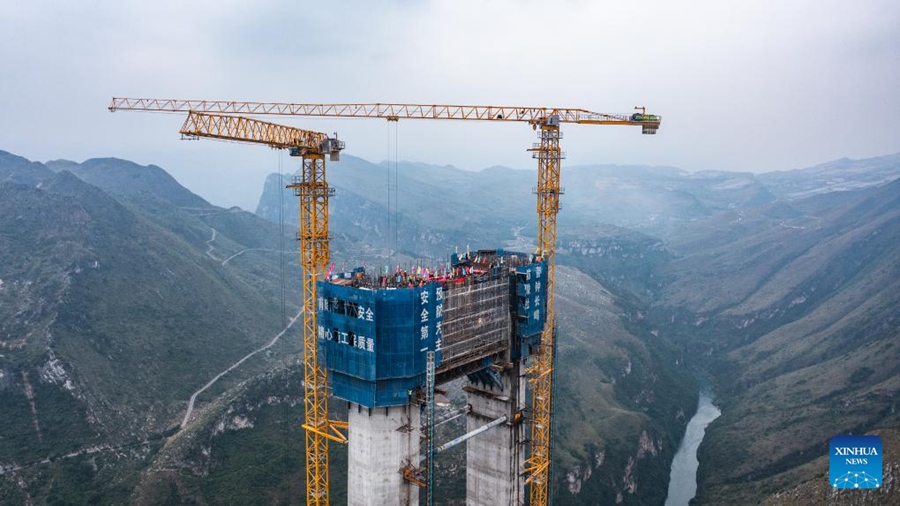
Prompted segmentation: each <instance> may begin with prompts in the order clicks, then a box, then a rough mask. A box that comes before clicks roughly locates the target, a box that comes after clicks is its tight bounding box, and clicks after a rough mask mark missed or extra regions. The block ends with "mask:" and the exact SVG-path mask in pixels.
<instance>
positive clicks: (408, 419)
mask: <svg viewBox="0 0 900 506" xmlns="http://www.w3.org/2000/svg"><path fill="white" fill-rule="evenodd" d="M420 418H421V417H420V414H419V407H418V406H414V405H404V406H391V407H386V408H371V409H370V408H366V407H363V406H360V405H358V404H354V403H350V412H349V422H350V424H349V425H350V426H349V434H348V439H349V442H348V444H347V454H348V455H347V460H348V473H347V504H348V505H349V506H417V505H418V504H419V487H417V486H416V485H413V484H412V483H410V482H409V481H407V480H406V479H404V478H403V474H402V472H401V469H402V468H404V467H405V466H412V467H419V446H420V437H421V430H420V424H421V420H420Z"/></svg>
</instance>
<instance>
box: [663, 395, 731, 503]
mask: <svg viewBox="0 0 900 506" xmlns="http://www.w3.org/2000/svg"><path fill="white" fill-rule="evenodd" d="M721 414H722V412H721V411H719V408H717V407H716V406H715V404H713V395H712V392H711V391H710V390H709V388H703V389H702V390H701V391H700V401H699V403H698V405H697V413H696V414H694V416H693V417H692V418H691V420H690V421H689V422H688V425H687V429H686V430H685V432H684V438H682V440H681V444H680V445H679V446H678V451H677V452H676V453H675V458H674V459H672V472H671V473H670V475H669V494H668V496H667V497H666V504H665V506H688V503H689V502H690V501H691V499H693V498H694V496H695V495H696V494H697V466H699V465H700V462H699V461H698V460H697V449H698V448H700V443H701V442H702V441H703V436H704V435H705V434H706V427H707V426H708V425H709V424H710V423H712V421H713V420H715V419H716V418H718V417H719V415H721Z"/></svg>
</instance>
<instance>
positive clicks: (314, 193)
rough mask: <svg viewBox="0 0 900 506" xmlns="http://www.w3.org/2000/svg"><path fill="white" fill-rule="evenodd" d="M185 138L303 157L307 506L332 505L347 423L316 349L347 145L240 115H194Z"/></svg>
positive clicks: (299, 191) (299, 180)
mask: <svg viewBox="0 0 900 506" xmlns="http://www.w3.org/2000/svg"><path fill="white" fill-rule="evenodd" d="M181 134H182V135H187V136H191V137H207V138H213V139H223V140H231V141H240V142H251V143H257V144H266V145H268V146H271V147H273V148H276V149H291V150H292V153H295V154H298V155H299V156H302V157H303V165H302V167H301V171H300V176H299V177H295V178H294V180H293V182H292V184H290V185H289V186H288V188H293V189H294V193H295V194H296V195H297V196H298V197H300V227H299V228H300V231H299V232H298V238H299V240H300V265H301V266H302V267H303V295H302V305H303V384H304V396H303V399H304V407H305V413H306V414H305V420H304V424H303V428H304V429H305V434H306V483H307V504H309V505H327V504H328V503H329V500H328V481H329V480H328V440H329V439H330V440H333V441H338V442H346V441H347V438H346V437H345V436H344V435H343V433H341V432H340V430H339V429H346V428H347V423H346V422H341V421H336V420H329V418H328V388H327V387H328V377H327V371H326V369H325V368H324V367H322V366H321V365H320V364H319V359H318V346H317V345H316V323H317V322H316V318H317V315H316V280H318V279H319V277H320V276H321V275H322V274H324V273H325V268H326V266H327V265H328V256H329V252H328V243H329V234H328V199H329V197H331V196H332V195H333V194H334V189H333V188H329V187H328V182H327V180H326V179H325V155H326V154H328V155H334V154H336V153H338V152H340V150H341V149H343V147H344V146H343V143H341V142H340V141H338V140H337V139H332V138H329V137H328V136H327V135H326V134H324V133H321V132H313V131H310V130H302V129H299V128H294V127H289V126H284V125H278V124H276V123H268V122H265V121H259V120H255V119H251V118H244V117H240V116H225V115H220V114H205V113H199V112H194V111H191V112H190V113H189V114H188V117H187V119H185V121H184V125H183V126H182V127H181Z"/></svg>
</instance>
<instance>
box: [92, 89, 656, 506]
mask: <svg viewBox="0 0 900 506" xmlns="http://www.w3.org/2000/svg"><path fill="white" fill-rule="evenodd" d="M636 109H638V110H640V111H641V112H640V113H634V114H631V115H627V114H604V113H597V112H592V111H589V110H587V109H580V108H552V107H511V106H510V107H497V106H463V105H426V104H382V103H353V104H299V103H290V102H233V101H217V100H176V99H154V98H113V99H112V102H111V103H110V105H109V110H110V111H117V110H131V111H165V112H189V113H191V112H192V113H196V112H205V113H217V114H221V115H233V114H252V115H263V114H265V115H278V116H313V117H342V118H381V119H386V120H388V121H398V120H400V119H441V120H475V121H515V122H523V123H530V124H531V126H532V128H534V129H535V130H539V138H540V142H538V143H534V144H533V146H532V148H531V149H529V151H531V152H532V153H533V157H534V158H536V159H537V160H538V183H537V187H536V188H535V193H536V194H537V215H538V237H537V252H538V254H540V255H541V256H543V257H544V259H545V260H546V262H547V266H548V269H547V270H548V272H547V300H546V318H545V322H546V323H545V325H544V330H543V332H542V334H541V345H540V348H539V351H538V353H537V354H536V355H535V358H534V361H533V363H532V365H531V367H530V368H529V370H528V374H529V380H530V382H531V385H532V406H531V410H532V417H531V418H532V421H531V424H532V425H531V452H530V455H529V457H528V460H527V468H526V469H525V474H526V475H527V479H526V483H527V484H529V485H530V488H529V498H530V501H529V504H531V505H532V506H547V505H548V504H549V500H550V433H551V432H550V427H551V407H552V393H553V350H554V329H555V310H554V302H555V297H554V293H555V290H554V288H555V286H554V285H555V281H556V215H557V214H558V212H559V198H560V195H561V194H562V193H563V189H562V187H561V186H560V161H561V160H562V159H563V153H562V151H561V150H560V145H559V141H560V138H561V137H562V135H561V132H560V125H561V124H562V123H576V124H580V125H619V126H640V127H641V131H642V133H644V134H655V133H656V131H657V129H659V126H660V123H661V120H662V118H660V117H659V116H656V115H651V114H646V109H645V108H643V107H641V108H636ZM189 118H190V116H189ZM245 121H247V120H246V119H245ZM257 142H258V141H257ZM322 156H323V155H322ZM315 160H321V175H319V174H318V172H317V171H318V170H319V169H318V168H317V167H318V166H317V165H316V163H317V162H316V161H315ZM308 161H309V163H307V162H308ZM307 173H309V176H308V177H307ZM324 176H325V165H324V157H322V158H319V159H316V158H309V159H307V158H304V163H303V176H302V178H303V180H304V181H307V183H306V185H307V186H304V187H303V188H306V189H305V190H301V189H300V186H294V185H292V186H294V187H295V188H298V194H299V195H300V197H301V204H300V206H301V245H300V256H301V261H303V259H304V258H308V259H309V260H308V261H307V262H306V263H303V268H304V284H303V286H304V288H303V290H304V293H303V300H304V309H305V308H306V307H307V306H306V302H307V300H309V301H310V302H314V300H315V290H316V288H315V277H313V276H317V275H318V274H319V273H320V272H321V267H318V266H319V265H321V266H324V265H325V264H324V262H325V260H321V259H320V257H319V254H321V253H324V254H325V255H326V256H325V257H324V258H326V259H327V253H328V246H327V237H328V214H327V197H328V196H329V195H330V194H329V192H330V190H328V189H327V184H325V177H324ZM304 192H308V193H309V195H307V197H306V198H307V199H308V201H307V202H308V204H307V205H309V206H310V207H309V209H307V211H306V216H307V219H308V220H317V221H315V222H314V223H313V222H308V223H307V224H305V225H304V223H303V216H304V215H303V212H304V210H303V207H304V200H303V199H304ZM312 195H316V197H313V196H312ZM313 199H319V200H317V201H316V202H317V203H316V204H315V205H314V204H313ZM316 206H324V209H325V211H326V212H325V214H324V215H322V214H320V211H321V209H322V208H321V207H316ZM304 226H305V227H307V230H308V231H311V232H313V233H314V234H315V235H310V237H311V238H312V237H315V241H325V242H324V248H322V247H321V243H320V242H315V241H313V240H312V239H310V240H309V241H307V243H306V244H304V243H303V240H302V235H303V230H304V228H303V227H304ZM320 260H321V262H323V263H321V264H319V263H316V262H319V261H320ZM317 269H318V270H317ZM310 294H312V297H313V298H312V299H308V297H309V296H310ZM310 307H312V306H310ZM313 311H314V308H313ZM313 318H315V317H314V316H313ZM314 323H315V321H314V320H313V326H308V325H304V328H303V332H304V335H303V341H304V345H305V347H307V348H308V347H309V346H310V345H311V346H312V348H315V342H316V336H315V325H314ZM310 353H312V354H313V357H314V356H315V355H314V354H315V351H312V352H309V353H306V354H305V355H304V357H305V358H304V360H305V361H307V363H306V367H307V369H309V368H311V370H313V371H316V370H317V369H316V368H317V367H318V366H317V365H316V364H315V363H312V364H310V363H309V362H308V360H309V356H310ZM314 378H315V379H316V380H317V382H316V383H314V385H315V389H316V392H315V394H314V398H315V399H318V401H319V402H320V403H321V406H324V405H325V402H326V401H325V399H324V398H323V397H319V396H323V395H324V392H325V391H326V390H325V389H326V383H325V382H326V381H327V378H326V377H325V375H324V371H318V372H317V373H316V375H315V376H314ZM310 388H311V386H310V385H309V384H307V386H306V392H307V396H309V395H310ZM321 406H319V405H315V406H314V407H316V408H318V409H320V410H321V409H323V408H322V407H321ZM307 409H309V404H308V405H307ZM324 409H325V411H324V417H321V418H318V419H316V420H313V419H311V418H310V414H309V412H307V418H306V424H304V428H305V429H306V431H307V460H306V465H307V504H309V505H314V504H315V505H326V504H328V460H327V458H328V457H327V447H326V446H325V439H323V438H334V437H335V436H334V435H335V434H339V433H338V432H337V431H336V430H335V428H336V427H338V425H337V424H340V422H330V421H328V420H327V407H326V408H324ZM316 413H321V411H318V412H316ZM313 416H315V413H314V414H313ZM316 421H318V423H320V424H321V425H316ZM311 438H312V439H311ZM317 438H318V439H317ZM311 441H313V445H312V446H310V445H311ZM319 443H321V447H320V446H319ZM320 450H321V452H322V453H320ZM310 467H312V468H313V469H314V471H313V472H311V471H310ZM313 477H315V478H316V479H315V480H313V481H310V479H311V478H313Z"/></svg>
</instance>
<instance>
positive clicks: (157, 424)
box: [0, 152, 900, 505]
mask: <svg viewBox="0 0 900 506" xmlns="http://www.w3.org/2000/svg"><path fill="white" fill-rule="evenodd" d="M342 158H343V161H341V162H339V163H336V164H330V166H329V174H330V176H329V178H330V181H331V183H332V184H333V185H334V186H336V196H335V198H334V200H333V201H332V206H331V210H332V217H331V226H332V230H333V231H334V232H335V240H334V242H333V245H332V249H333V252H334V258H335V261H336V262H338V263H339V264H349V265H358V264H360V263H367V264H369V265H392V264H394V263H397V262H401V261H409V260H410V259H433V260H436V261H442V260H446V258H447V256H448V254H449V253H450V252H452V251H454V250H455V249H457V248H460V249H462V248H466V247H467V246H471V247H472V248H482V247H497V246H503V247H506V248H510V249H518V250H526V251H528V250H533V248H534V236H535V224H534V221H535V220H534V217H533V214H534V201H533V196H531V189H532V187H533V186H534V181H533V180H534V179H535V174H534V172H532V171H516V170H512V169H506V168H502V167H494V168H491V169H487V170H484V171H482V172H465V171H460V170H457V169H454V168H452V167H441V166H432V165H427V164H407V163H400V164H399V166H398V167H397V169H398V172H397V175H395V177H396V180H395V182H394V183H393V186H394V187H393V188H392V189H391V190H390V191H389V190H388V186H387V185H386V184H385V181H386V179H387V178H388V177H390V176H389V171H390V170H391V167H389V166H388V165H387V164H372V163H370V162H367V161H365V160H362V159H359V158H355V157H352V156H347V155H344V156H343V157H342ZM563 177H564V180H563V184H564V185H565V186H566V188H567V193H566V194H565V196H564V197H563V206H564V208H563V211H562V213H561V214H560V225H559V230H560V236H559V238H560V242H559V248H560V249H559V252H560V253H559V262H560V269H559V274H558V276H559V281H558V288H557V290H558V299H557V300H558V306H559V318H560V320H559V333H560V337H559V342H560V344H559V346H560V347H559V360H560V364H563V363H564V364H566V365H565V367H560V368H559V369H558V378H559V380H558V382H557V385H558V386H557V388H558V390H557V392H558V394H557V398H558V399H559V403H558V404H557V405H556V406H555V410H556V415H555V416H556V418H555V433H554V440H555V442H556V444H555V446H554V466H555V467H554V478H555V479H554V498H555V503H556V504H561V505H564V504H577V505H582V504H583V505H589V504H597V503H598V502H599V503H602V504H606V503H616V504H619V503H621V504H648V505H649V504H661V503H662V501H663V500H664V498H665V492H666V484H667V481H668V466H669V463H670V461H671V458H672V456H673V455H674V452H675V450H676V448H677V445H678V441H679V439H680V437H681V435H682V434H683V432H684V427H685V425H686V423H687V420H688V419H689V418H690V416H691V414H692V413H693V410H694V409H695V408H696V400H697V388H698V387H697V381H696V380H695V376H700V377H702V378H704V379H706V380H709V381H710V383H711V384H712V385H713V387H714V389H715V392H716V396H717V402H718V403H719V404H720V407H721V409H722V413H723V414H722V416H721V417H720V418H719V419H718V420H716V421H715V422H714V423H713V424H712V425H711V426H710V427H709V428H708V431H707V439H706V440H704V443H703V445H702V446H701V452H700V461H701V468H700V486H699V490H698V491H699V495H698V497H697V499H696V500H695V502H696V503H697V504H721V503H742V502H762V501H764V500H770V499H771V500H778V501H782V502H780V503H778V504H789V503H790V502H787V503H785V502H784V501H785V500H788V501H789V499H785V498H790V497H794V496H795V495H796V494H795V493H794V492H790V491H791V490H793V488H794V487H796V486H797V483H802V482H810V483H812V481H811V480H816V479H818V476H819V475H820V473H821V455H823V452H826V451H827V441H828V439H829V438H830V437H831V436H833V435H836V434H840V433H848V432H853V433H858V432H866V431H872V430H875V431H879V430H882V431H888V432H885V433H886V434H888V433H890V431H891V430H894V429H891V427H895V426H898V425H900V421H898V419H897V416H898V415H897V414H896V412H897V409H896V408H897V406H896V398H897V392H898V387H900V384H898V383H897V381H898V380H897V378H898V377H900V375H898V374H897V373H898V370H897V367H898V366H897V364H900V360H898V358H900V357H897V348H896V346H895V344H897V340H898V330H897V329H898V326H897V317H898V314H897V310H896V308H897V307H900V306H898V304H897V302H898V301H897V300H896V299H897V296H896V295H895V294H896V293H898V290H897V284H898V283H900V276H898V268H900V263H898V257H897V255H896V254H893V252H894V251H895V250H896V246H897V245H898V243H900V228H898V224H900V222H898V217H900V200H898V198H897V195H898V194H900V193H898V190H900V187H898V182H897V181H896V179H897V178H898V177H900V154H897V155H889V156H885V157H879V158H874V159H867V160H838V161H835V162H830V163H827V164H823V165H820V166H817V167H812V168H809V169H801V170H796V171H787V172H779V173H768V174H750V173H731V172H697V173H691V172H687V171H684V170H680V169H675V168H667V167H619V166H599V165H598V166H584V167H565V168H564V175H563ZM283 186H284V185H283V181H282V180H280V178H279V177H278V176H277V175H271V176H269V177H268V179H267V180H266V181H265V184H264V186H263V193H262V196H261V198H260V202H259V205H258V208H257V211H256V213H255V214H253V213H248V212H245V211H242V210H240V209H237V208H231V209H224V208H220V207H217V206H213V205H211V204H209V203H208V202H206V201H205V200H203V199H202V198H201V197H199V196H197V195H195V194H194V193H192V192H191V191H189V190H188V189H186V188H184V187H183V186H181V185H180V184H178V183H177V181H175V180H174V179H173V178H172V177H171V176H169V175H168V174H167V173H166V172H165V171H164V170H163V169H161V168H159V167H156V166H153V165H150V166H139V165H136V164H133V163H131V162H128V161H125V160H118V159H92V160H87V161H85V162H83V163H75V162H70V161H64V160H59V161H52V162H47V163H43V164H42V163H37V162H31V161H29V160H26V159H24V158H21V157H18V156H15V155H12V154H9V153H6V152H0V406H3V415H4V417H3V418H4V419H6V420H10V421H11V423H7V424H0V497H4V498H9V499H8V501H9V502H10V504H122V503H137V504H228V503H231V504H238V503H239V504H294V503H296V502H297V500H298V498H299V497H300V495H301V491H302V480H303V473H302V461H301V458H300V457H301V455H300V446H299V444H300V443H299V441H300V432H299V427H298V423H297V420H298V418H299V417H300V416H301V415H302V412H301V411H300V409H301V407H302V403H299V396H300V386H299V370H298V369H297V366H296V362H297V357H298V355H297V354H298V351H299V349H298V345H299V338H298V335H297V332H298V330H299V329H297V328H294V327H290V326H289V323H290V321H291V318H292V317H293V316H294V315H296V314H297V302H298V297H297V296H296V294H297V290H299V283H298V279H299V278H298V276H299V268H298V266H297V262H296V260H295V258H296V256H295V254H294V253H293V251H294V248H295V245H294V244H293V237H294V234H295V229H294V228H293V227H291V225H290V224H291V223H295V222H296V200H295V197H294V196H293V195H292V194H290V193H287V191H286V190H285V189H284V188H283ZM282 206H283V207H282ZM282 218H283V220H282ZM285 252H287V253H285ZM282 301H284V302H282ZM282 330H284V332H283V334H279V333H280V332H282ZM277 336H280V337H279V339H277V340H273V338H276V337H277ZM269 343H272V346H270V347H268V348H266V345H268V344H269ZM250 354H252V355H250ZM248 355H250V358H248V359H247V360H246V361H245V362H243V363H241V365H240V366H239V367H235V368H234V369H232V370H230V371H228V372H227V373H226V374H224V375H223V376H221V378H220V379H219V380H218V381H217V382H215V383H214V384H212V385H211V386H210V387H209V388H208V389H205V390H202V387H203V386H204V385H205V384H207V382H209V380H210V379H212V378H214V377H216V376H217V375H218V374H219V373H221V372H223V371H226V370H228V369H229V367H231V365H232V364H235V363H236V362H238V361H239V360H241V359H242V358H243V357H245V356H248ZM194 394H197V395H196V403H195V404H194V405H193V406H194V411H193V412H192V414H191V415H190V416H187V420H186V423H184V422H185V415H186V410H187V407H188V401H189V399H190V398H191V396H192V395H194ZM335 409H338V410H339V409H340V406H336V407H335ZM448 425H452V424H448ZM456 429H459V428H458V427H457V428H456ZM453 430H454V428H453V427H448V428H447V431H448V432H447V433H446V434H444V435H446V436H447V437H448V438H449V437H453V436H454V435H458V434H455V433H452V431H453ZM823 445H824V446H823ZM342 452H343V450H342V449H341V448H340V447H336V448H334V449H333V461H334V464H333V465H334V466H335V467H334V469H336V470H337V469H340V468H341V465H343V464H342V462H344V461H343V460H342V459H344V458H345V457H344V456H343V455H344V454H343V453H342ZM460 462H462V461H460V459H459V455H456V456H454V454H451V455H449V456H448V457H446V460H444V461H443V462H442V461H439V462H438V469H439V474H440V479H439V481H438V487H439V488H438V496H439V497H442V504H462V499H463V498H462V495H461V494H462V493H463V492H462V489H460V487H459V486H458V483H460V481H459V480H461V479H462V477H463V476H464V470H463V469H462V468H461V464H460ZM333 476H334V479H333V480H332V481H333V486H334V487H335V491H334V492H333V493H334V494H335V497H340V496H341V488H342V487H345V486H346V485H345V482H344V481H343V479H342V477H341V473H340V472H338V471H334V472H333ZM442 492H443V495H441V493H442ZM893 493H896V492H893ZM792 494H795V495H792Z"/></svg>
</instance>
